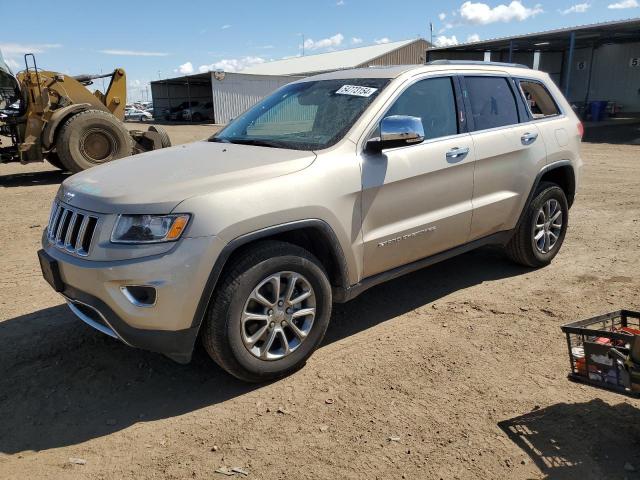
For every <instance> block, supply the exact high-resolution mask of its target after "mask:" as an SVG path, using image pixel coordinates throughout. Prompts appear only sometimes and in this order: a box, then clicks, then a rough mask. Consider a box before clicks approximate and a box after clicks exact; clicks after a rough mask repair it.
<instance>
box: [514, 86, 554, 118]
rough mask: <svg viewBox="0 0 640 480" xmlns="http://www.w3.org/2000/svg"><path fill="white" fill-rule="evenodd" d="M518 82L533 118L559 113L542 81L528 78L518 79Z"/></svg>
mask: <svg viewBox="0 0 640 480" xmlns="http://www.w3.org/2000/svg"><path fill="white" fill-rule="evenodd" d="M518 83H519V85H520V90H522V95H523V96H524V99H525V101H526V103H527V106H528V107H529V113H531V116H532V117H533V118H534V119H538V118H545V117H553V116H555V115H560V109H559V108H558V105H557V103H556V102H555V100H554V99H553V97H552V96H551V94H550V93H549V90H547V87H545V86H544V85H543V84H542V83H540V82H535V81H529V80H520V81H519V82H518Z"/></svg>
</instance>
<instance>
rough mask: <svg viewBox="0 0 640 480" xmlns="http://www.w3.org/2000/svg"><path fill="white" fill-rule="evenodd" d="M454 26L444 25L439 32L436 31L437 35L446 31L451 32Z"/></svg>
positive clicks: (451, 24)
mask: <svg viewBox="0 0 640 480" xmlns="http://www.w3.org/2000/svg"><path fill="white" fill-rule="evenodd" d="M454 26H455V25H454V24H453V23H445V24H444V27H442V28H441V29H440V30H438V33H444V32H446V31H447V30H451V29H452V28H453V27H454Z"/></svg>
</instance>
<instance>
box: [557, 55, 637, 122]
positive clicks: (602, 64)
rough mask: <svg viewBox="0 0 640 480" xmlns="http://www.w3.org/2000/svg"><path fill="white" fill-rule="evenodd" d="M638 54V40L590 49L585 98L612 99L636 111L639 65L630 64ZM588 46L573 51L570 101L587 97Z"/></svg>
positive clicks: (624, 109)
mask: <svg viewBox="0 0 640 480" xmlns="http://www.w3.org/2000/svg"><path fill="white" fill-rule="evenodd" d="M632 58H640V43H624V44H608V45H602V46H601V47H599V48H597V49H596V50H595V52H593V73H592V74H591V86H590V88H589V95H588V99H589V100H590V101H591V100H608V101H614V102H616V103H617V104H618V105H619V106H621V107H622V110H623V111H626V112H640V66H633V65H632V64H631V59H632ZM590 61H591V49H590V48H581V49H577V50H576V51H575V52H574V57H573V65H571V66H570V68H571V87H570V89H569V100H570V101H584V99H585V98H586V97H587V84H588V80H589V62H590Z"/></svg>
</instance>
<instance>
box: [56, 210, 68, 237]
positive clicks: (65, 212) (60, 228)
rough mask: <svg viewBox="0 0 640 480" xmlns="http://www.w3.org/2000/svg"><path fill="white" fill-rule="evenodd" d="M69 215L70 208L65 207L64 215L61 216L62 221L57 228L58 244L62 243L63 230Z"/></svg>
mask: <svg viewBox="0 0 640 480" xmlns="http://www.w3.org/2000/svg"><path fill="white" fill-rule="evenodd" d="M67 215H69V210H67V209H63V211H62V216H61V217H60V223H59V224H58V229H57V230H56V245H61V244H62V230H63V227H64V224H65V223H66V221H67Z"/></svg>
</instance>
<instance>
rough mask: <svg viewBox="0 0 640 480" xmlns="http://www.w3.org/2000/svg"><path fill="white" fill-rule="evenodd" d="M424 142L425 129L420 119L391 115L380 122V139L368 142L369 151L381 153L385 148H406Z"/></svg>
mask: <svg viewBox="0 0 640 480" xmlns="http://www.w3.org/2000/svg"><path fill="white" fill-rule="evenodd" d="M422 141H424V128H423V126H422V119H421V118H420V117H410V116H408V115H391V116H389V117H385V118H383V119H382V121H381V122H380V137H379V138H372V139H370V140H369V141H368V142H367V149H369V150H373V151H378V152H379V151H381V150H383V149H385V148H394V147H404V146H406V145H415V144H416V143H420V142H422Z"/></svg>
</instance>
